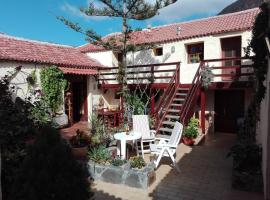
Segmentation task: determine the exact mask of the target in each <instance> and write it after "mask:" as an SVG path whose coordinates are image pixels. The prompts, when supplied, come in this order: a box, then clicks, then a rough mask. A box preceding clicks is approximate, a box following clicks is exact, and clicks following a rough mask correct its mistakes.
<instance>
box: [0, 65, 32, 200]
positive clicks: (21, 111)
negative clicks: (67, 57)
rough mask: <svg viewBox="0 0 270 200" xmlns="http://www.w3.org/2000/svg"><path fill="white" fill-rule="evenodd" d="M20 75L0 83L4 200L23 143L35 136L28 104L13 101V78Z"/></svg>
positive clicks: (0, 134)
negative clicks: (29, 116) (11, 83)
mask: <svg viewBox="0 0 270 200" xmlns="http://www.w3.org/2000/svg"><path fill="white" fill-rule="evenodd" d="M19 71H20V68H16V69H15V71H14V72H11V74H10V75H6V76H5V77H3V78H2V79H0V119H1V120H0V151H1V158H2V169H1V171H2V186H3V188H2V191H3V199H9V197H10V194H11V191H10V190H11V188H12V185H13V184H14V179H15V177H16V173H17V170H18V168H19V166H20V164H21V162H22V160H23V159H24V157H25V155H26V141H27V140H28V139H29V138H30V137H32V136H34V135H36V129H35V127H34V124H33V123H32V121H31V120H29V118H28V115H29V113H28V108H29V106H28V104H27V103H26V102H24V101H22V100H19V98H17V101H15V102H14V101H13V99H12V90H13V89H14V88H13V87H12V86H11V85H10V81H11V80H12V78H13V77H14V76H15V75H16V74H17V73H18V72H19Z"/></svg>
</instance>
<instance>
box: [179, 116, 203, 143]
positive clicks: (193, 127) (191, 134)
mask: <svg viewBox="0 0 270 200" xmlns="http://www.w3.org/2000/svg"><path fill="white" fill-rule="evenodd" d="M198 129H199V120H198V119H196V118H191V119H190V122H189V123H188V126H187V127H185V129H184V132H183V138H182V141H183V143H184V144H185V145H189V146H192V145H193V144H194V142H195V140H194V139H195V138H196V137H198V135H199V130H198Z"/></svg>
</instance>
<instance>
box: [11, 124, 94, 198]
mask: <svg viewBox="0 0 270 200" xmlns="http://www.w3.org/2000/svg"><path fill="white" fill-rule="evenodd" d="M87 178H88V174H87V173H86V170H85V169H84V168H83V166H82V165H81V164H79V163H78V162H76V160H75V159H74V158H73V156H72V154H71V149H70V147H69V145H68V144H67V142H66V141H64V140H63V139H61V138H60V135H59V133H58V132H57V131H56V130H54V129H52V128H44V129H43V130H42V131H41V134H40V135H39V137H38V139H37V141H36V143H35V144H34V145H33V146H32V147H31V148H30V149H29V152H28V155H27V156H26V158H25V160H24V162H23V164H22V167H21V169H20V171H19V173H18V176H17V179H16V182H15V185H14V187H13V199H19V200H37V199H39V200H67V199H68V200H77V199H80V200H89V198H90V197H91V196H92V193H91V191H90V187H89V183H88V181H87Z"/></svg>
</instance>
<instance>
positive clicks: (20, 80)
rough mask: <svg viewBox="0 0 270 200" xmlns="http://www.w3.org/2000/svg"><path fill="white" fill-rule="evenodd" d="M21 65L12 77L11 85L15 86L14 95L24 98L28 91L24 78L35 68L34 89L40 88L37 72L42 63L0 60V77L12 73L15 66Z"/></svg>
mask: <svg viewBox="0 0 270 200" xmlns="http://www.w3.org/2000/svg"><path fill="white" fill-rule="evenodd" d="M18 66H22V68H21V71H20V72H19V73H18V74H17V75H16V76H15V77H14V78H13V79H12V81H11V85H14V86H15V93H14V96H13V97H14V98H15V97H20V98H22V99H25V98H26V97H27V94H28V92H29V88H28V84H27V81H26V78H27V76H28V75H29V74H31V72H32V71H34V70H35V69H36V76H37V85H36V89H38V88H40V77H39V72H40V69H41V68H42V67H44V65H35V64H31V63H27V64H26V63H20V62H0V77H3V76H5V75H8V74H10V73H13V72H14V71H15V68H16V67H18Z"/></svg>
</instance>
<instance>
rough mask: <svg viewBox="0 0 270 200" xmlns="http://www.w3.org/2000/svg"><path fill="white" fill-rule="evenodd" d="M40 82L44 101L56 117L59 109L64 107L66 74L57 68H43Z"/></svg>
mask: <svg viewBox="0 0 270 200" xmlns="http://www.w3.org/2000/svg"><path fill="white" fill-rule="evenodd" d="M40 81H41V87H42V92H43V94H44V101H45V102H46V104H47V105H48V107H49V108H50V110H51V112H52V115H53V116H55V115H56V113H57V111H59V107H60V106H61V105H63V91H64V90H65V88H66V86H67V81H66V80H65V78H64V73H63V72H62V71H61V70H59V69H58V68H57V67H55V66H50V67H47V68H43V69H42V70H41V72H40Z"/></svg>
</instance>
